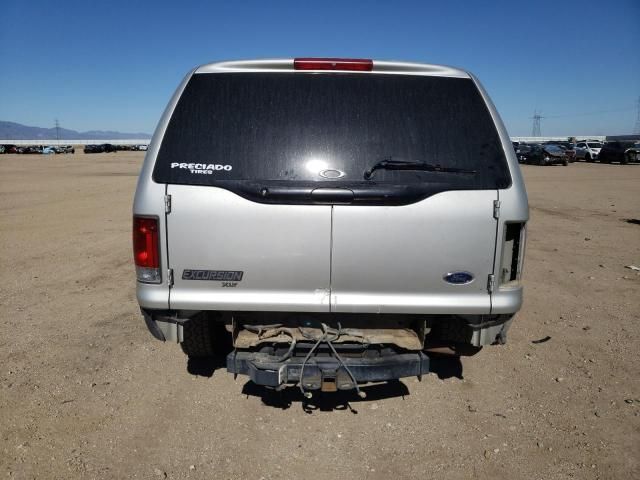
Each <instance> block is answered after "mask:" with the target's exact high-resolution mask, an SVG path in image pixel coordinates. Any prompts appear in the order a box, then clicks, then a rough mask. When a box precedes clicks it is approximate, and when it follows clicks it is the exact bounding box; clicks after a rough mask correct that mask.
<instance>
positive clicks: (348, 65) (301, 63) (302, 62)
mask: <svg viewBox="0 0 640 480" xmlns="http://www.w3.org/2000/svg"><path fill="white" fill-rule="evenodd" d="M293 69H294V70H355V71H358V72H370V71H371V70H373V60H369V59H367V58H296V59H294V60H293Z"/></svg>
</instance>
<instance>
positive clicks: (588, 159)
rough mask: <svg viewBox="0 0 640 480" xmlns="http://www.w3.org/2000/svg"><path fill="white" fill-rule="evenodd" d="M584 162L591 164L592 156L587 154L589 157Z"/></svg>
mask: <svg viewBox="0 0 640 480" xmlns="http://www.w3.org/2000/svg"><path fill="white" fill-rule="evenodd" d="M584 161H585V162H589V163H591V161H592V160H591V155H590V154H587V155H586V156H585V157H584Z"/></svg>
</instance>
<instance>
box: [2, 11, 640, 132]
mask: <svg viewBox="0 0 640 480" xmlns="http://www.w3.org/2000/svg"><path fill="white" fill-rule="evenodd" d="M1 10H2V13H1V19H2V27H1V28H0V61H1V63H0V65H1V66H0V119H1V120H10V121H16V122H19V123H24V124H27V125H35V126H42V127H51V126H53V123H54V119H55V118H59V119H60V123H61V125H62V126H63V127H66V128H72V129H76V130H94V129H101V130H119V131H123V132H152V131H153V129H154V128H155V125H156V123H157V121H158V119H159V116H160V114H161V113H162V111H163V109H164V107H165V105H166V103H167V101H168V100H169V97H170V96H171V94H172V93H173V90H174V89H175V87H176V86H177V85H178V83H179V81H180V80H181V78H182V77H183V76H184V74H185V73H186V72H187V71H188V70H189V69H190V68H192V67H193V66H195V65H198V64H202V63H207V62H210V61H215V60H220V59H242V58H260V57H295V56H336V57H364V58H374V59H375V58H378V59H399V60H409V61H420V62H427V63H442V64H447V65H454V66H458V67H462V68H465V69H467V70H470V71H472V72H473V73H475V74H476V75H477V76H478V77H479V79H480V80H481V82H482V83H483V84H484V86H485V88H486V89H487V90H488V92H489V94H490V95H491V97H492V99H493V101H494V103H495V104H496V106H497V108H498V110H499V112H500V114H501V115H502V118H503V120H504V121H505V123H506V125H507V128H508V130H509V133H510V134H511V135H530V134H531V127H532V120H531V119H530V118H529V117H531V116H532V114H533V111H534V109H537V110H539V111H541V112H542V114H543V115H547V116H548V118H544V119H543V120H542V133H543V135H566V134H587V135H598V134H615V133H631V131H632V130H633V127H634V124H635V119H636V104H637V101H638V97H639V96H640V1H638V0H618V1H616V0H613V1H607V2H605V1H602V2H593V1H564V2H563V1H561V0H556V1H553V2H551V1H546V0H544V1H527V2H480V1H478V2H464V1H437V2H418V1H400V0H396V1H388V2H383V1H378V2H346V1H342V2H341V1H336V2H334V1H322V2H305V1H292V2H285V1H271V2H269V1H264V0H263V1H255V2H254V1H248V0H247V1H237V2H232V1H227V2H221V1H220V2H216V1H197V0H182V1H175V0H174V1H170V2H164V1H154V2H151V1H149V2H141V1H135V0H129V1H127V2H124V1H119V0H114V1H109V2H89V1H86V0H83V1H65V0H56V1H29V0H3V7H2V9H1ZM593 112H603V113H599V114H593Z"/></svg>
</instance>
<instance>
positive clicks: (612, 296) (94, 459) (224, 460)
mask: <svg viewBox="0 0 640 480" xmlns="http://www.w3.org/2000/svg"><path fill="white" fill-rule="evenodd" d="M142 158H143V155H142V153H138V152H121V153H117V154H96V155H91V156H89V155H87V156H84V155H82V154H75V155H56V156H32V155H2V156H0V200H1V202H0V285H1V287H0V360H1V362H0V363H1V364H0V476H5V477H6V478H21V479H22V478H25V479H26V478H59V479H71V478H150V479H157V478H194V479H196V478H203V479H204V478H206V479H211V478H220V479H256V480H259V479H294V478H309V479H336V478H348V479H385V480H386V479H389V478H395V479H400V478H420V479H424V478H438V479H469V478H491V479H503V478H504V479H507V478H508V479H514V478H523V479H567V478H577V479H620V478H624V479H627V478H640V417H639V414H640V382H639V381H638V379H639V378H640V362H639V361H638V360H639V352H640V342H639V333H640V288H639V286H640V272H638V271H636V270H633V269H630V268H625V267H626V266H630V265H635V266H640V225H638V224H636V223H630V222H627V220H629V219H634V218H635V219H638V218H640V188H639V185H640V165H627V166H621V165H599V164H584V163H580V164H572V165H570V166H568V167H562V166H559V167H535V166H525V167H523V170H524V175H525V178H526V182H527V187H528V191H529V196H530V204H531V221H530V224H529V230H528V233H529V236H528V245H527V256H526V261H525V280H524V281H525V285H526V292H525V297H526V299H525V306H524V308H523V310H522V311H521V312H520V314H519V315H518V317H517V319H516V321H515V322H514V325H513V327H512V328H511V331H510V335H509V342H508V344H507V345H505V346H496V347H487V348H485V349H484V350H482V351H481V352H480V353H479V354H478V355H476V356H474V357H470V358H463V359H462V362H461V363H460V362H459V361H457V360H448V361H440V362H437V364H436V365H435V367H436V373H433V374H430V375H428V376H427V377H425V378H424V379H423V381H422V382H418V381H417V380H416V379H406V380H403V381H402V382H397V383H392V384H381V385H374V386H369V387H366V388H365V390H366V391H367V393H368V397H367V399H366V400H360V399H358V398H357V397H356V396H355V395H351V394H349V395H326V396H322V397H320V398H317V399H315V400H313V401H312V403H311V404H309V405H305V404H304V402H303V401H302V400H303V399H302V397H301V396H300V394H299V393H298V392H297V391H296V390H293V389H290V390H287V391H285V392H283V393H281V394H274V393H270V392H268V391H265V390H263V389H260V388H258V387H255V386H252V385H251V384H248V383H246V380H245V379H243V378H242V377H239V378H238V379H237V380H234V379H233V376H232V375H230V374H227V373H226V372H225V370H224V369H223V368H220V366H219V365H218V364H215V363H201V364H195V363H193V362H192V363H188V362H187V358H186V357H185V356H184V354H183V353H182V351H181V350H180V348H179V346H178V345H168V344H162V343H160V342H158V341H157V340H155V339H153V338H152V337H151V335H150V334H149V333H148V332H147V330H146V327H145V326H144V322H143V320H142V317H141V316H140V314H139V311H138V307H137V304H136V301H135V293H134V287H135V280H134V272H133V268H132V261H131V245H130V236H131V233H130V228H131V225H130V224H131V214H130V212H131V203H132V197H133V190H134V188H135V181H136V176H137V173H138V170H139V168H140V165H141V162H142ZM536 340H543V341H541V342H539V343H535V341H536Z"/></svg>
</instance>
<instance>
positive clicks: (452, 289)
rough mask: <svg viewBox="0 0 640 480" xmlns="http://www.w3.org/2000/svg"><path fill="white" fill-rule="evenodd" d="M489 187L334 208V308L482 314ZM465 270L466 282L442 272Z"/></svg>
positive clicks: (492, 233)
mask: <svg viewBox="0 0 640 480" xmlns="http://www.w3.org/2000/svg"><path fill="white" fill-rule="evenodd" d="M494 200H497V192H496V190H480V191H456V192H443V193H440V194H437V195H434V196H432V197H429V198H427V199H425V200H423V201H421V202H418V203H415V204H411V205H405V206H397V207H384V206H371V207H357V206H334V210H333V251H332V257H331V307H332V310H333V311H336V312H362V313H365V312H370V313H388V312H394V313H432V314H451V313H457V314H462V313H469V314H471V313H473V314H488V313H489V312H490V310H491V298H490V295H489V291H488V289H487V280H488V276H489V274H491V273H493V257H494V249H495V240H496V222H497V220H496V219H494V218H493V201H494ZM454 272H466V273H468V274H471V275H472V276H473V278H472V279H471V278H470V281H469V282H468V283H464V284H454V283H449V282H447V281H445V276H446V275H447V274H450V273H454Z"/></svg>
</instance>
